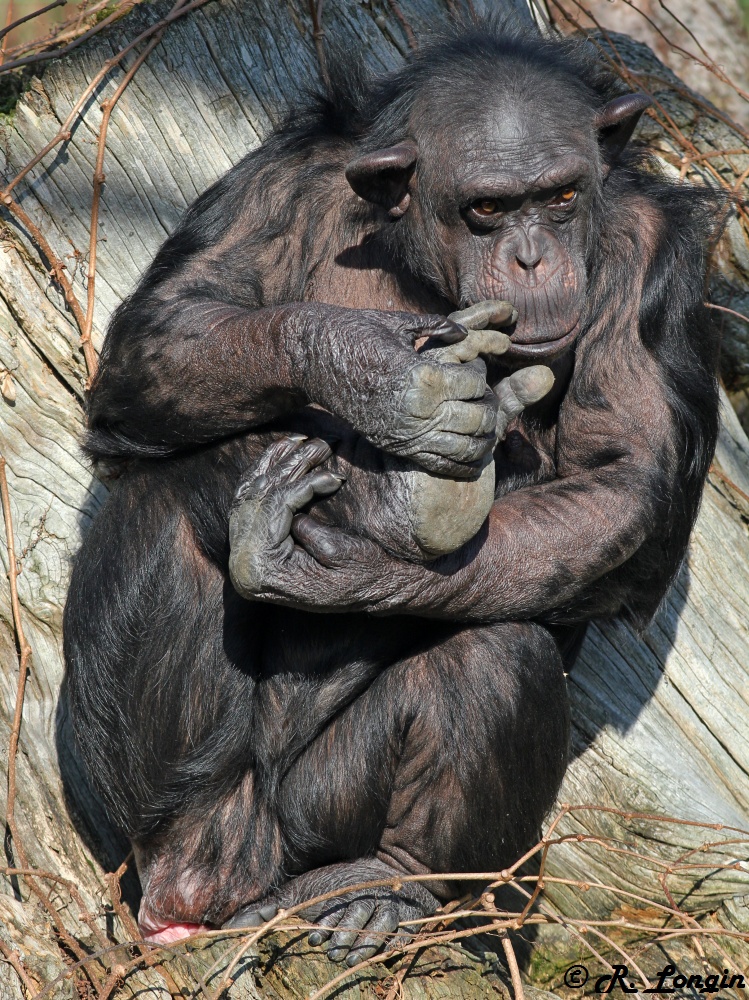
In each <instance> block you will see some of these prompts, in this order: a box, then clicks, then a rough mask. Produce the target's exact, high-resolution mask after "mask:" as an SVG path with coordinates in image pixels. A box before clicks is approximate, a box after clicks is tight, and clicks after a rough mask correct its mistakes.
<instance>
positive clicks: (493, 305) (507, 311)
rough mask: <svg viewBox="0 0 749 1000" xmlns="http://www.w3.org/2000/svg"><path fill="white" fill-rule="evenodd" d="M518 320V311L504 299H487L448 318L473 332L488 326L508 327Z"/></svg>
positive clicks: (451, 314)
mask: <svg viewBox="0 0 749 1000" xmlns="http://www.w3.org/2000/svg"><path fill="white" fill-rule="evenodd" d="M517 318H518V314H517V310H516V309H513V307H512V305H511V304H510V303H509V302H505V301H503V300H502V299H486V300H484V301H483V302H477V303H476V305H473V306H469V307H468V308H467V309H459V310H458V312H453V313H450V315H449V316H448V319H451V320H452V321H453V323H460V325H461V326H465V327H467V328H468V329H471V330H485V329H486V328H487V327H488V326H508V325H509V324H510V323H514V322H515V321H516V320H517Z"/></svg>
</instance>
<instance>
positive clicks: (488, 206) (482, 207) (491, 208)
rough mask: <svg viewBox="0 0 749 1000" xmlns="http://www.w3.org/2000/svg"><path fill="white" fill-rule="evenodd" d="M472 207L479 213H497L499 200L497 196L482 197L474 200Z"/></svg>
mask: <svg viewBox="0 0 749 1000" xmlns="http://www.w3.org/2000/svg"><path fill="white" fill-rule="evenodd" d="M471 208H472V209H473V210H474V212H475V213H476V214H477V215H496V214H497V212H498V211H499V202H498V201H497V200H496V199H495V198H481V199H480V200H479V201H474V203H473V204H472V205H471Z"/></svg>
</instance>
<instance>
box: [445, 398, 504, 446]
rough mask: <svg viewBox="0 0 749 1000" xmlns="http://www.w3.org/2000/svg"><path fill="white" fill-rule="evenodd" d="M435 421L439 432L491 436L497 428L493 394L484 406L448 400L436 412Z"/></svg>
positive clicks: (495, 405)
mask: <svg viewBox="0 0 749 1000" xmlns="http://www.w3.org/2000/svg"><path fill="white" fill-rule="evenodd" d="M435 420H436V422H437V426H438V428H439V430H440V431H452V432H453V433H454V434H476V435H478V436H480V437H485V436H486V435H487V434H493V433H494V431H495V429H496V426H497V404H496V400H495V398H494V394H493V393H492V400H491V402H487V405H486V406H476V404H475V403H463V402H461V401H459V400H454V399H450V400H448V401H447V402H446V403H443V404H442V406H440V408H439V409H438V410H437V413H436V414H435Z"/></svg>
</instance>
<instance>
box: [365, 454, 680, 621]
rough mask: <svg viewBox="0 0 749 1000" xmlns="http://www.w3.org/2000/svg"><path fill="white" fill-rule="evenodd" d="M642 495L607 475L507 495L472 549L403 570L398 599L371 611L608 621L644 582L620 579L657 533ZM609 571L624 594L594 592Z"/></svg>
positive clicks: (634, 482)
mask: <svg viewBox="0 0 749 1000" xmlns="http://www.w3.org/2000/svg"><path fill="white" fill-rule="evenodd" d="M644 487H645V484H644V482H642V470H637V469H634V468H629V469H627V470H624V469H621V468H616V467H614V468H612V469H610V470H597V471H596V473H595V475H592V474H591V475H588V474H580V475H579V476H574V477H569V478H568V479H566V480H557V481H555V482H550V483H546V484H543V485H537V486H532V487H528V488H526V489H521V490H518V491H516V492H514V493H510V494H507V495H506V496H503V497H501V498H500V499H498V500H497V501H496V503H495V505H494V507H493V509H492V511H491V514H490V515H489V518H488V520H487V522H486V524H485V526H484V529H483V531H482V532H481V533H480V534H479V535H478V536H477V537H476V538H475V539H474V540H473V541H472V542H470V543H469V544H468V545H467V546H465V547H464V548H463V549H461V550H459V551H458V552H456V553H453V554H452V555H449V556H445V557H444V558H442V559H439V560H437V561H435V562H432V563H427V564H425V565H419V566H413V567H409V569H408V570H407V571H406V573H407V574H408V579H404V577H403V570H401V580H400V585H399V592H398V593H397V594H396V593H393V594H392V596H391V597H389V598H386V599H385V600H383V602H382V603H381V605H380V607H379V608H375V609H374V610H375V611H380V612H381V613H382V612H384V613H388V612H389V613H401V614H402V613H406V614H417V615H420V616H421V615H424V616H427V617H439V618H446V619H449V620H453V621H466V622H471V621H497V620H515V619H529V618H539V617H542V616H545V617H548V618H549V620H564V621H587V620H589V619H591V618H594V617H599V616H609V615H615V614H617V613H619V612H620V611H621V609H622V605H623V604H626V603H627V592H628V590H630V589H632V588H635V589H636V590H642V588H643V587H647V586H648V583H649V581H647V580H645V579H640V578H638V576H637V574H635V573H633V574H631V575H630V576H629V578H628V577H627V574H626V564H627V563H628V561H629V560H631V559H632V557H633V556H634V555H635V554H636V553H637V552H638V550H640V549H641V548H642V547H643V546H647V544H648V537H649V535H650V534H651V532H652V531H654V529H655V528H656V521H657V517H656V514H655V512H654V511H649V510H647V509H646V506H645V503H644V502H643V499H642V498H643V496H645V495H646V491H645V488H644ZM550 540H553V542H552V541H550ZM669 555H671V554H669ZM680 555H681V553H678V554H674V559H675V562H676V563H678V560H679V558H680ZM612 573H617V575H619V576H621V586H619V587H617V588H613V587H606V588H601V590H600V593H599V591H598V588H596V587H595V583H596V581H598V580H599V579H601V578H602V577H603V576H604V575H606V576H607V577H608V575H609V574H612Z"/></svg>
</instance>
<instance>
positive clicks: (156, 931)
mask: <svg viewBox="0 0 749 1000" xmlns="http://www.w3.org/2000/svg"><path fill="white" fill-rule="evenodd" d="M138 927H139V929H140V932H141V934H142V935H143V940H144V941H147V942H148V943H149V944H174V943H175V941H184V939H185V938H188V937H191V936H192V935H193V934H202V933H203V932H204V931H212V930H215V927H209V926H208V925H207V924H188V923H182V922H181V921H176V920H163V919H161V917H153V916H151V914H145V915H144V914H143V913H142V912H141V914H140V915H139V917H138Z"/></svg>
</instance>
